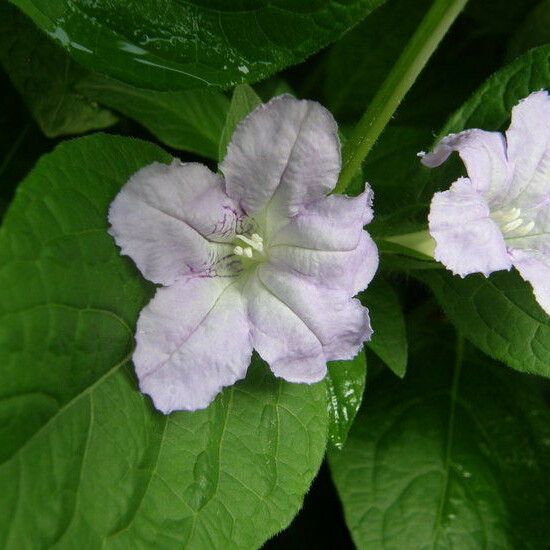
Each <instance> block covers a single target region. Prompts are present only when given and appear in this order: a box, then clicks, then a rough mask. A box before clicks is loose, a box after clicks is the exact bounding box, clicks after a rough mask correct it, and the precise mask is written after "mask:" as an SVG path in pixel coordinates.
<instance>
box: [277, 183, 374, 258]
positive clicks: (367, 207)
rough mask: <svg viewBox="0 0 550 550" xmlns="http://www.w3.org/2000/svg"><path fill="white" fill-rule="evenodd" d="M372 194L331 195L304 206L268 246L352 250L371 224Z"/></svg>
mask: <svg viewBox="0 0 550 550" xmlns="http://www.w3.org/2000/svg"><path fill="white" fill-rule="evenodd" d="M371 205H372V191H371V190H370V188H369V187H368V186H366V187H365V191H364V192H363V193H362V194H361V195H359V196H357V197H347V196H345V195H330V196H328V197H323V198H322V199H319V200H316V201H314V202H312V203H310V204H308V205H306V206H305V207H304V208H303V209H302V210H301V211H300V213H299V214H297V215H296V216H294V217H293V218H291V219H290V220H288V221H287V223H285V224H284V225H283V226H282V227H281V228H280V229H279V230H278V231H277V232H276V233H274V234H272V235H270V236H269V237H268V241H269V243H270V245H271V246H279V245H288V246H298V247H301V248H307V249H311V250H354V249H355V248H357V245H358V243H359V240H360V239H361V235H362V233H363V226H364V225H366V224H368V223H369V222H370V221H371V220H372V215H373V212H372V207H371Z"/></svg>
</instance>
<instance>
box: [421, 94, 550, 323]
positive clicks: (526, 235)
mask: <svg viewBox="0 0 550 550" xmlns="http://www.w3.org/2000/svg"><path fill="white" fill-rule="evenodd" d="M453 151H458V153H459V154H460V157H461V158H462V160H463V162H464V164H465V165H466V169H467V171H468V177H467V178H459V179H458V180H457V181H455V182H454V183H453V184H452V186H451V188H450V189H449V190H448V191H444V192H442V193H436V194H435V195H434V197H433V199H432V204H431V209H430V215H429V226H430V233H431V235H432V237H433V238H434V239H435V241H436V249H435V258H436V259H437V260H438V261H440V262H442V263H443V264H444V265H445V266H446V267H447V268H448V269H450V270H452V271H453V272H454V273H455V274H458V275H461V276H462V277H464V276H465V275H468V274H469V273H474V272H481V273H483V274H485V275H486V276H488V275H489V274H490V273H492V272H493V271H498V270H501V269H510V268H511V267H512V266H514V267H515V268H516V269H517V270H518V271H519V272H520V274H521V276H522V277H523V278H524V279H525V280H526V281H528V282H529V283H531V285H532V287H533V290H534V293H535V298H536V299H537V301H538V303H539V304H540V305H541V307H542V308H543V309H544V310H545V311H546V312H547V313H549V314H550V97H549V96H548V93H547V92H545V91H540V92H536V93H532V94H531V95H529V96H528V97H526V98H525V99H523V100H522V101H520V103H519V104H518V105H516V106H515V107H514V108H513V110H512V121H511V124H510V127H509V128H508V130H507V132H506V135H503V134H501V133H499V132H485V131H483V130H476V129H474V130H466V131H464V132H460V133H459V134H451V135H449V136H447V137H446V138H444V139H442V140H441V142H440V143H439V144H438V145H437V146H436V148H435V150H434V151H433V152H432V153H430V154H428V155H425V156H423V158H422V162H423V163H424V164H425V165H426V166H429V167H435V166H439V165H440V164H441V163H443V162H444V161H445V160H446V159H447V158H448V157H449V155H450V154H451V153H452V152H453Z"/></svg>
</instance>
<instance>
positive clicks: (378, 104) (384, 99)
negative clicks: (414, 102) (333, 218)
mask: <svg viewBox="0 0 550 550" xmlns="http://www.w3.org/2000/svg"><path fill="white" fill-rule="evenodd" d="M467 2H468V0H434V3H433V5H432V7H431V8H430V9H429V10H428V12H427V13H426V15H425V16H424V18H423V19H422V21H421V23H420V25H419V26H418V28H417V29H416V31H415V33H414V34H413V36H412V37H411V39H410V40H409V42H408V44H407V45H406V46H405V49H404V50H403V52H402V53H401V55H400V57H399V59H398V60H397V62H396V63H395V65H394V66H393V68H392V70H391V71H390V73H389V74H388V76H387V78H386V80H385V81H384V82H383V84H382V86H381V87H380V89H379V90H378V92H377V93H376V95H375V96H374V98H373V100H372V102H371V103H370V105H369V106H368V108H367V110H366V111H365V113H364V115H363V116H362V118H361V120H360V121H359V122H358V124H357V126H356V127H355V129H354V131H353V133H352V135H351V138H350V139H349V141H348V142H347V143H346V145H345V146H344V151H343V168H342V172H341V174H340V179H339V180H338V184H337V185H336V187H335V189H334V192H335V193H342V192H344V191H345V190H346V189H347V187H348V185H349V183H350V181H351V180H352V179H353V177H354V176H355V174H356V173H357V172H358V171H359V169H360V168H361V163H362V162H363V160H364V159H365V158H366V156H367V155H368V153H369V151H370V150H371V149H372V146H373V145H374V144H375V142H376V140H377V139H378V137H379V136H380V134H381V133H382V131H383V130H384V128H385V127H386V124H387V123H388V122H389V121H390V119H391V117H392V115H393V114H394V112H395V111H396V109H397V107H398V106H399V104H400V103H401V101H402V100H403V98H404V97H405V95H406V94H407V92H408V91H409V89H410V88H411V86H412V85H413V84H414V82H415V80H416V79H417V77H418V75H419V74H420V72H421V71H422V69H423V68H424V66H425V65H426V63H427V62H428V60H429V59H430V57H431V55H432V54H433V53H434V51H435V49H436V48H437V46H438V44H439V43H440V42H441V40H442V38H443V37H444V36H445V33H446V32H447V31H448V30H449V28H450V27H451V25H452V24H453V22H454V20H455V19H456V18H457V16H458V14H459V13H460V12H461V11H462V9H463V8H464V6H465V5H466V3H467Z"/></svg>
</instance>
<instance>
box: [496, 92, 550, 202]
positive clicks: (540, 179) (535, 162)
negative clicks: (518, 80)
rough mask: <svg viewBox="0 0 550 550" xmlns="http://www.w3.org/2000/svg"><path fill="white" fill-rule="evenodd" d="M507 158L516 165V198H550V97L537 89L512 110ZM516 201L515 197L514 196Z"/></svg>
mask: <svg viewBox="0 0 550 550" xmlns="http://www.w3.org/2000/svg"><path fill="white" fill-rule="evenodd" d="M506 138H507V141H508V161H509V162H510V165H511V166H512V167H513V170H514V174H513V188H512V189H511V191H512V193H513V197H514V198H515V197H517V196H518V195H519V194H520V193H521V195H522V196H521V197H520V198H521V201H519V203H518V204H517V206H520V207H522V208H523V207H524V206H528V207H529V206H530V205H532V204H533V203H534V202H537V201H540V198H541V196H546V198H547V199H550V96H549V95H548V92H546V91H541V92H535V93H532V94H531V95H529V96H527V97H526V98H525V99H523V100H522V101H520V103H518V105H516V106H515V107H514V108H513V109H512V122H511V124H510V128H509V129H508V131H507V132H506ZM512 200H513V199H512Z"/></svg>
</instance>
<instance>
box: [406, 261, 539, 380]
mask: <svg viewBox="0 0 550 550" xmlns="http://www.w3.org/2000/svg"><path fill="white" fill-rule="evenodd" d="M414 275H415V277H417V278H418V279H420V280H421V281H424V282H425V283H427V284H428V285H429V286H430V288H431V289H432V291H433V292H434V294H435V296H436V298H437V300H438V302H439V303H440V304H441V306H442V307H443V309H444V311H445V313H446V314H447V315H448V317H449V319H450V320H451V321H452V322H453V323H454V324H455V325H456V326H457V327H458V329H459V330H460V331H461V332H462V333H463V334H464V336H466V337H467V338H468V339H469V340H471V341H472V342H473V343H474V344H475V345H476V346H478V347H479V348H480V349H481V350H483V351H484V352H485V353H487V354H488V355H490V356H492V357H494V358H496V359H499V360H500V361H503V362H504V363H506V364H507V365H509V366H510V367H512V368H514V369H516V370H518V371H520V372H529V373H534V374H539V375H542V376H546V377H550V317H549V316H548V315H547V314H546V313H545V312H544V311H543V310H542V309H541V308H540V306H539V305H538V304H537V303H536V301H535V298H534V296H533V289H532V288H531V286H530V285H529V284H528V283H526V282H525V281H523V280H522V279H521V277H520V276H519V275H518V273H517V272H515V271H514V272H512V273H507V272H499V273H493V275H491V276H490V277H489V278H485V277H483V276H482V275H470V276H468V277H466V278H465V279H461V278H460V277H457V276H453V275H452V274H451V273H449V272H447V271H435V270H430V271H421V272H416V273H415V274H414Z"/></svg>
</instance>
